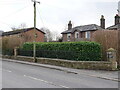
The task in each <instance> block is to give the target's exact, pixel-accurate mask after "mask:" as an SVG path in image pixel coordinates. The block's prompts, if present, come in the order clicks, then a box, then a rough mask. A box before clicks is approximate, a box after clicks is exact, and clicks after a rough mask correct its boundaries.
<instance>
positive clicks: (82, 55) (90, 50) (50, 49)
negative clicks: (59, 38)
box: [21, 41, 101, 61]
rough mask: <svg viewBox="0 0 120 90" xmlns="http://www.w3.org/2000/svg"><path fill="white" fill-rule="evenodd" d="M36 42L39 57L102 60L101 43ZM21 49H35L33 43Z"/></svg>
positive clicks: (26, 44)
mask: <svg viewBox="0 0 120 90" xmlns="http://www.w3.org/2000/svg"><path fill="white" fill-rule="evenodd" d="M35 44H36V50H37V56H38V57H39V56H40V57H47V58H60V59H69V60H78V61H96V60H97V61H99V60H101V45H100V44H98V43H96V42H84V41H82V42H62V43H60V42H50V43H35ZM21 50H26V51H28V50H33V43H25V44H24V45H23V46H22V47H21ZM38 53H39V54H38Z"/></svg>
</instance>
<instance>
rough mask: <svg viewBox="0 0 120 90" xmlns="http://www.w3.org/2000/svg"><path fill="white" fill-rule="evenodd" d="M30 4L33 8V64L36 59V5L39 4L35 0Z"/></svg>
mask: <svg viewBox="0 0 120 90" xmlns="http://www.w3.org/2000/svg"><path fill="white" fill-rule="evenodd" d="M32 2H34V4H33V6H34V41H33V42H34V43H33V58H34V62H37V59H36V44H35V42H36V3H39V4H40V2H38V1H36V0H32Z"/></svg>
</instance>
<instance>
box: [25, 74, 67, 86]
mask: <svg viewBox="0 0 120 90" xmlns="http://www.w3.org/2000/svg"><path fill="white" fill-rule="evenodd" d="M24 77H28V78H31V79H34V80H38V81H41V82H45V83H47V84H51V85H54V86H60V87H62V88H69V87H67V86H63V85H56V84H54V83H53V82H48V81H45V80H42V79H38V78H35V77H31V76H27V75H24Z"/></svg>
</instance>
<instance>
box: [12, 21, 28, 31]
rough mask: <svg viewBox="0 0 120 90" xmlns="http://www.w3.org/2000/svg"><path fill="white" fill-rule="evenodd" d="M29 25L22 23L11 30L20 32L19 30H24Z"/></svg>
mask: <svg viewBox="0 0 120 90" xmlns="http://www.w3.org/2000/svg"><path fill="white" fill-rule="evenodd" d="M26 27H27V25H26V24H25V23H21V24H20V25H19V26H12V27H11V29H12V30H13V31H14V30H18V29H24V28H26Z"/></svg>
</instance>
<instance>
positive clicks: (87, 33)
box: [85, 31, 90, 39]
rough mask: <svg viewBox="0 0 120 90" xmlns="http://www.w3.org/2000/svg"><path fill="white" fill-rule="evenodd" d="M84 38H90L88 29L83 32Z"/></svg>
mask: <svg viewBox="0 0 120 90" xmlns="http://www.w3.org/2000/svg"><path fill="white" fill-rule="evenodd" d="M85 38H88V39H90V31H88V32H85Z"/></svg>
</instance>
